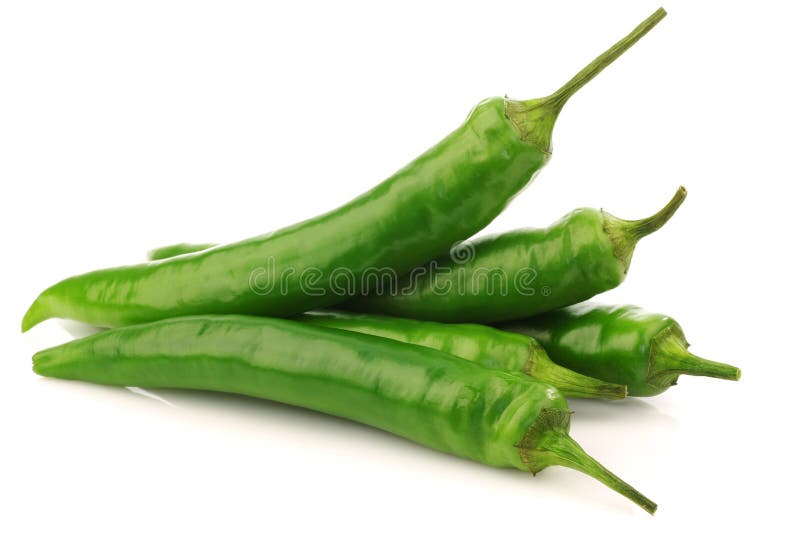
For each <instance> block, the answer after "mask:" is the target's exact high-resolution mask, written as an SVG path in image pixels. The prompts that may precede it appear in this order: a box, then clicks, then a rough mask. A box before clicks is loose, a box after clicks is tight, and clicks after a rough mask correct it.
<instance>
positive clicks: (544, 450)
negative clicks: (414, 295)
mask: <svg viewBox="0 0 800 534" xmlns="http://www.w3.org/2000/svg"><path fill="white" fill-rule="evenodd" d="M33 366H34V371H36V372H37V373H39V374H41V375H44V376H52V377H58V378H67V379H75V380H86V381H89V382H96V383H100V384H111V385H120V386H133V385H135V386H141V387H150V388H156V387H171V388H188V389H205V390H213V391H222V392H229V393H239V394H243V395H250V396H253V397H260V398H264V399H270V400H273V401H278V402H283V403H287V404H292V405H295V406H301V407H304V408H309V409H311V410H317V411H320V412H324V413H328V414H332V415H336V416H339V417H344V418H346V419H351V420H353V421H358V422H360V423H363V424H366V425H370V426H374V427H377V428H380V429H383V430H385V431H387V432H391V433H393V434H397V435H398V436H402V437H405V438H407V439H410V440H412V441H415V442H417V443H421V444H423V445H426V446H428V447H432V448H434V449H438V450H441V451H444V452H447V453H450V454H454V455H457V456H462V457H465V458H469V459H472V460H476V461H478V462H482V463H485V464H488V465H494V466H501V467H514V468H517V469H521V470H530V471H531V472H533V473H536V472H538V471H540V470H542V469H543V468H545V467H547V466H550V465H562V466H565V467H570V468H572V469H577V470H579V471H582V472H584V473H586V474H588V475H589V476H592V477H594V478H596V479H597V480H599V481H601V482H603V483H604V484H606V485H607V486H609V487H610V488H611V489H613V490H615V491H618V492H619V493H621V494H623V495H625V496H626V497H628V498H630V499H631V500H633V501H634V502H635V503H636V504H638V505H640V506H641V507H643V508H644V509H645V510H647V511H648V512H651V513H652V512H653V511H655V508H656V505H655V503H653V502H652V501H650V500H649V499H647V498H646V497H644V496H643V495H642V494H640V493H639V492H637V491H636V490H635V489H633V488H632V487H630V486H629V485H628V484H626V483H625V482H623V481H622V480H620V479H619V478H617V477H616V476H614V475H613V474H612V473H610V472H609V471H608V470H606V469H605V468H603V467H602V466H601V465H600V464H599V463H597V461H596V460H594V459H593V458H591V457H590V456H589V455H588V454H586V452H585V451H584V450H583V449H581V447H580V446H579V445H578V444H577V443H575V441H574V440H572V438H570V437H569V435H568V434H567V431H568V426H569V411H568V408H567V403H566V400H565V399H564V397H562V396H561V394H560V393H559V392H558V390H556V389H555V388H553V387H552V386H550V385H547V384H545V383H543V382H539V381H536V380H532V379H531V378H530V377H527V376H524V375H522V374H520V373H508V372H504V371H496V370H491V369H486V368H484V367H481V366H480V365H478V364H476V363H473V362H469V361H467V360H464V359H462V358H457V357H455V356H452V355H449V354H445V353H443V352H439V351H436V350H433V349H429V348H427V347H420V346H417V345H410V344H407V343H400V342H398V341H394V340H390V339H384V338H380V337H376V336H369V335H364V334H359V333H356V332H345V331H341V330H335V329H332V328H322V327H317V326H314V325H309V324H302V323H297V322H294V321H289V320H284V319H272V318H259V317H246V316H236V315H227V316H204V317H203V316H201V317H180V318H174V319H167V320H164V321H160V322H155V323H149V324H142V325H135V326H130V327H125V328H117V329H112V330H107V331H104V332H101V333H99V334H96V335H93V336H90V337H87V338H83V339H78V340H76V341H72V342H70V343H67V344H64V345H61V346H58V347H54V348H50V349H47V350H44V351H41V352H39V353H38V354H36V355H35V356H34V358H33Z"/></svg>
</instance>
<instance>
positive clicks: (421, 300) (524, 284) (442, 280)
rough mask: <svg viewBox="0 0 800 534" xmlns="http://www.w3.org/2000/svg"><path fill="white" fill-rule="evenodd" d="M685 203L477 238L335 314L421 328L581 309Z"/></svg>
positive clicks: (620, 276) (591, 212) (618, 278)
mask: <svg viewBox="0 0 800 534" xmlns="http://www.w3.org/2000/svg"><path fill="white" fill-rule="evenodd" d="M685 197H686V190H685V189H684V188H682V187H681V188H680V189H678V191H677V193H675V196H674V197H673V198H672V200H671V201H670V202H669V204H667V205H666V206H665V207H664V208H663V209H662V210H661V211H659V212H658V213H656V214H655V215H653V216H651V217H648V218H646V219H641V220H638V221H626V220H623V219H618V218H617V217H614V216H613V215H611V214H610V213H607V212H604V211H601V210H595V209H590V208H582V209H578V210H575V211H573V212H571V213H569V214H567V215H566V216H565V217H563V218H562V219H560V220H559V221H557V222H556V223H554V224H552V225H551V226H549V227H547V228H544V229H523V230H517V231H513V232H508V233H504V234H499V235H492V236H486V237H483V238H479V239H476V240H474V241H472V242H471V243H469V244H467V245H462V247H461V249H460V250H458V249H454V251H453V252H452V253H451V255H450V257H442V258H439V259H437V260H433V262H431V263H429V264H428V265H427V266H425V267H422V268H418V269H415V270H414V271H412V272H411V273H410V274H409V275H408V276H406V277H404V278H403V279H401V281H400V282H399V283H398V284H397V290H396V291H392V292H387V291H375V292H373V293H372V294H370V295H368V296H366V297H362V298H357V299H353V300H351V301H348V302H345V303H342V304H340V305H339V306H340V307H343V308H346V309H351V310H356V311H362V312H368V313H379V314H386V315H395V316H399V317H410V318H414V319H420V320H426V321H440V322H476V323H493V322H497V321H506V320H511V319H518V318H522V317H529V316H532V315H535V314H538V313H542V312H546V311H548V310H552V309H556V308H560V307H562V306H568V305H570V304H575V303H577V302H582V301H584V300H587V299H589V298H591V297H593V296H594V295H597V294H599V293H602V292H604V291H607V290H609V289H612V288H614V287H616V286H618V285H619V284H621V283H622V281H623V280H624V279H625V276H626V274H627V272H628V268H629V266H630V262H631V257H632V255H633V250H634V248H635V246H636V243H637V242H638V240H639V239H641V238H642V237H644V236H645V235H647V234H650V233H652V232H654V231H656V230H657V229H658V228H660V227H661V226H662V225H663V224H665V223H666V222H667V221H668V220H669V219H670V217H672V215H673V214H674V213H675V211H676V210H677V209H678V207H679V206H680V205H681V203H682V202H683V199H684V198H685ZM460 254H463V255H464V257H460V256H459V255H460Z"/></svg>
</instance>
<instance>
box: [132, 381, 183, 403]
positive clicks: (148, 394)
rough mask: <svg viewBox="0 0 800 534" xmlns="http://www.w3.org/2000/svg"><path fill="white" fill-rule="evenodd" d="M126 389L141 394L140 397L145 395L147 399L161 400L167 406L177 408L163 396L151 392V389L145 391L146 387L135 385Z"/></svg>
mask: <svg viewBox="0 0 800 534" xmlns="http://www.w3.org/2000/svg"><path fill="white" fill-rule="evenodd" d="M127 389H128V391H130V392H131V393H136V394H137V395H141V396H142V397H147V398H148V399H154V400H157V401H158V402H163V403H164V404H166V405H167V406H169V407H171V408H177V406H175V405H174V404H172V403H171V402H170V401H168V400H167V399H165V398H164V397H162V396H160V395H157V394H155V393H153V392H152V391H147V390H146V389H142V388H140V387H136V386H128V388H127Z"/></svg>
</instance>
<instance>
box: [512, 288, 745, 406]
mask: <svg viewBox="0 0 800 534" xmlns="http://www.w3.org/2000/svg"><path fill="white" fill-rule="evenodd" d="M498 326H499V328H502V329H503V330H508V331H510V332H516V333H520V334H525V335H527V336H530V337H531V338H533V339H535V340H537V341H538V342H539V343H541V344H542V346H543V347H544V348H545V349H546V350H547V354H548V355H549V356H550V357H551V358H552V359H553V361H555V362H556V363H558V364H559V365H563V366H564V367H567V368H569V369H572V370H573V371H577V372H579V373H583V374H585V375H588V376H593V377H595V378H598V379H600V380H608V381H611V382H615V383H618V384H625V385H626V386H628V394H629V395H631V396H637V397H649V396H652V395H658V394H660V393H663V392H664V391H666V390H667V389H668V388H669V387H670V386H674V385H675V384H677V383H678V377H679V376H680V375H695V376H709V377H713V378H722V379H725V380H739V376H740V374H741V373H740V371H739V369H738V368H736V367H734V366H732V365H728V364H725V363H719V362H714V361H711V360H706V359H703V358H700V357H698V356H695V355H694V354H692V353H690V352H689V350H688V348H689V343H688V342H687V341H686V336H685V335H684V333H683V329H682V328H681V327H680V325H679V324H678V323H677V322H676V321H675V319H673V318H671V317H668V316H666V315H662V314H659V313H651V312H647V311H645V310H643V309H641V308H637V307H636V306H612V305H604V304H597V303H594V302H586V303H583V304H578V305H575V306H570V307H569V308H564V309H561V310H555V311H552V312H550V313H545V314H542V315H538V316H536V317H530V318H528V319H522V320H520V321H512V322H509V323H503V324H500V325H498Z"/></svg>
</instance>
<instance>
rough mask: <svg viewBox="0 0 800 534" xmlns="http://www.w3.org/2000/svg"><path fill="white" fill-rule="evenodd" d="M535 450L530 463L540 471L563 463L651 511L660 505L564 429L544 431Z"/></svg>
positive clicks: (652, 512)
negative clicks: (611, 469) (603, 463)
mask: <svg viewBox="0 0 800 534" xmlns="http://www.w3.org/2000/svg"><path fill="white" fill-rule="evenodd" d="M535 447H536V448H535V449H534V450H532V451H530V458H531V460H533V462H534V463H532V465H529V467H530V469H531V471H532V472H533V473H534V474H536V472H538V471H539V470H541V469H543V468H544V467H546V466H549V465H560V466H562V467H568V468H570V469H575V470H576V471H580V472H581V473H584V474H586V475H589V476H590V477H592V478H594V479H596V480H598V481H600V482H602V483H603V484H605V485H606V486H608V487H609V488H611V489H612V490H614V491H616V492H617V493H619V494H620V495H623V496H625V497H627V498H628V499H630V500H631V501H633V502H634V503H636V504H637V505H639V506H640V507H641V508H643V509H644V510H645V511H646V512H647V513H649V514H654V513H655V511H656V508H657V506H658V505H656V503H654V502H653V501H651V500H650V499H648V498H647V497H645V496H644V495H642V494H641V493H640V492H639V491H637V490H636V489H635V488H634V487H633V486H631V485H630V484H628V483H627V482H625V481H624V480H622V479H621V478H619V477H618V476H617V475H615V474H614V473H612V472H611V471H609V470H608V469H606V468H605V467H603V465H602V464H600V462H598V461H597V460H595V459H594V458H592V457H591V456H589V454H588V453H587V452H586V451H584V450H583V448H581V446H580V445H578V443H577V442H576V441H575V440H574V439H572V438H571V437H570V436H569V434H567V431H566V430H565V429H564V428H558V427H557V428H552V429H550V430H547V431H545V432H543V433H542V434H541V437H540V438H539V439H537V440H536V445H535Z"/></svg>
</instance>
